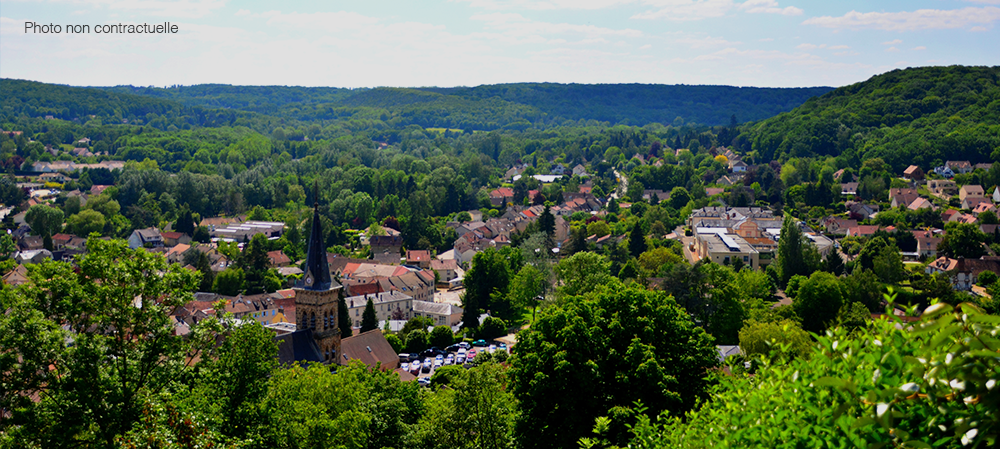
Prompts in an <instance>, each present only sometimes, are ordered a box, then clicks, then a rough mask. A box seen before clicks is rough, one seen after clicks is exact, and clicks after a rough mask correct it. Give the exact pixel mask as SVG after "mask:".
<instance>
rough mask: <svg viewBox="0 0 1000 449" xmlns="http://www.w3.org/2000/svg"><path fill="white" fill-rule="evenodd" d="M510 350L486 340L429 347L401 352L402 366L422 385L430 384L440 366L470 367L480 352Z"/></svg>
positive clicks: (503, 345) (504, 345)
mask: <svg viewBox="0 0 1000 449" xmlns="http://www.w3.org/2000/svg"><path fill="white" fill-rule="evenodd" d="M497 351H504V352H509V349H508V348H507V345H506V344H504V343H499V344H498V343H495V342H489V343H488V342H485V341H482V340H478V341H476V342H474V343H473V344H469V343H465V342H463V343H457V344H455V345H452V346H449V347H447V348H445V349H441V348H429V349H426V350H424V351H423V352H421V353H420V354H416V355H414V354H405V353H403V354H399V358H400V367H401V368H405V370H406V371H407V372H409V373H410V374H412V375H414V376H416V378H417V381H418V382H419V383H420V384H421V385H429V384H430V378H431V377H432V376H433V375H434V372H435V371H437V370H438V369H439V368H442V367H445V366H449V365H459V366H466V367H469V366H471V365H470V362H471V361H472V360H473V359H474V358H475V357H476V356H478V355H479V354H482V353H495V352H497Z"/></svg>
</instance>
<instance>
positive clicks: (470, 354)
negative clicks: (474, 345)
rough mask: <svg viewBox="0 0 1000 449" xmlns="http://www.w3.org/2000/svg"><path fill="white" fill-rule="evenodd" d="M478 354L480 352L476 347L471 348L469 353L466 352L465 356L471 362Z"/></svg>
mask: <svg viewBox="0 0 1000 449" xmlns="http://www.w3.org/2000/svg"><path fill="white" fill-rule="evenodd" d="M476 354H478V353H477V352H476V350H475V349H470V350H469V353H468V354H466V356H465V360H466V361H469V362H471V361H473V360H475V359H476Z"/></svg>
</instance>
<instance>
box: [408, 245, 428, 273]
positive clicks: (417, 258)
mask: <svg viewBox="0 0 1000 449" xmlns="http://www.w3.org/2000/svg"><path fill="white" fill-rule="evenodd" d="M406 264H407V265H416V266H418V267H420V268H425V269H426V268H430V266H431V252H430V251H427V250H425V249H411V250H408V251H406Z"/></svg>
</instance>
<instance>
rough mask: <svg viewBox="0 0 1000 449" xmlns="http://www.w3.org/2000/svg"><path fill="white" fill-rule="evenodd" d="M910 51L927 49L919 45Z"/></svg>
mask: <svg viewBox="0 0 1000 449" xmlns="http://www.w3.org/2000/svg"><path fill="white" fill-rule="evenodd" d="M911 50H927V47H924V46H923V45H921V46H919V47H913V48H911Z"/></svg>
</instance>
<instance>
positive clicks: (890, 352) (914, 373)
mask: <svg viewBox="0 0 1000 449" xmlns="http://www.w3.org/2000/svg"><path fill="white" fill-rule="evenodd" d="M971 323H976V324H971ZM998 327H1000V323H998V320H997V319H996V317H990V316H987V315H984V314H983V313H982V312H981V311H980V310H978V308H976V307H975V306H971V305H968V304H967V305H964V306H962V307H961V308H960V309H954V308H952V307H951V306H947V305H944V304H942V305H940V306H937V307H934V308H932V309H930V310H929V313H927V312H925V313H924V315H923V316H922V317H921V319H920V321H919V322H917V323H904V322H902V321H898V320H893V319H881V320H876V321H875V322H874V323H873V324H872V325H870V326H866V327H864V328H861V329H857V330H855V331H853V332H852V331H850V330H848V329H843V328H835V329H833V330H832V331H831V332H832V335H831V336H829V337H827V336H822V337H820V338H819V339H818V341H817V342H816V343H814V344H813V349H812V351H811V353H810V355H809V356H807V357H798V358H796V359H794V360H791V361H789V362H787V363H773V364H772V363H764V364H762V365H761V367H760V368H759V369H758V370H757V371H756V373H755V374H754V375H753V376H747V375H740V374H737V375H734V376H723V377H720V378H719V382H720V383H719V386H718V387H717V388H716V389H715V390H714V391H713V393H712V395H711V398H710V399H709V400H707V401H705V402H703V403H702V405H701V406H700V407H699V409H698V410H696V411H694V412H692V413H689V414H687V415H683V416H681V415H672V416H662V417H660V419H659V420H657V421H655V422H654V420H653V419H650V418H646V417H640V418H639V422H638V423H637V424H636V426H634V427H633V428H632V436H633V439H632V440H631V444H630V445H629V447H632V448H635V449H661V448H681V449H689V448H703V447H706V446H707V445H708V444H707V443H706V442H711V444H712V445H715V446H718V447H876V446H882V447H893V446H898V447H925V445H926V446H931V444H932V443H933V444H934V447H938V446H940V447H991V445H994V444H995V442H996V435H997V433H998V430H1000V421H998V419H997V417H996V416H995V410H996V402H997V400H998V397H997V395H998V393H997V390H996V389H995V388H992V389H991V387H993V386H994V385H995V384H996V382H997V381H998V379H997V377H998V376H997V372H998V369H1000V366H998V365H1000V362H998V361H997V358H996V357H995V353H993V352H992V351H983V350H980V349H979V348H982V347H984V346H985V347H991V348H995V347H998V346H1000V341H998V339H997V333H998ZM945 361H949V362H951V363H948V364H945ZM943 366H948V369H947V370H945V369H943V368H939V369H932V368H934V367H943ZM859 394H860V395H861V397H863V398H865V399H864V400H863V401H861V400H859ZM953 397H954V398H955V399H954V400H947V399H944V398H953ZM959 397H961V398H971V399H970V400H969V401H967V402H964V401H962V400H961V399H959ZM748 416H750V417H753V418H752V419H744V417H748ZM890 420H891V424H890Z"/></svg>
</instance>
